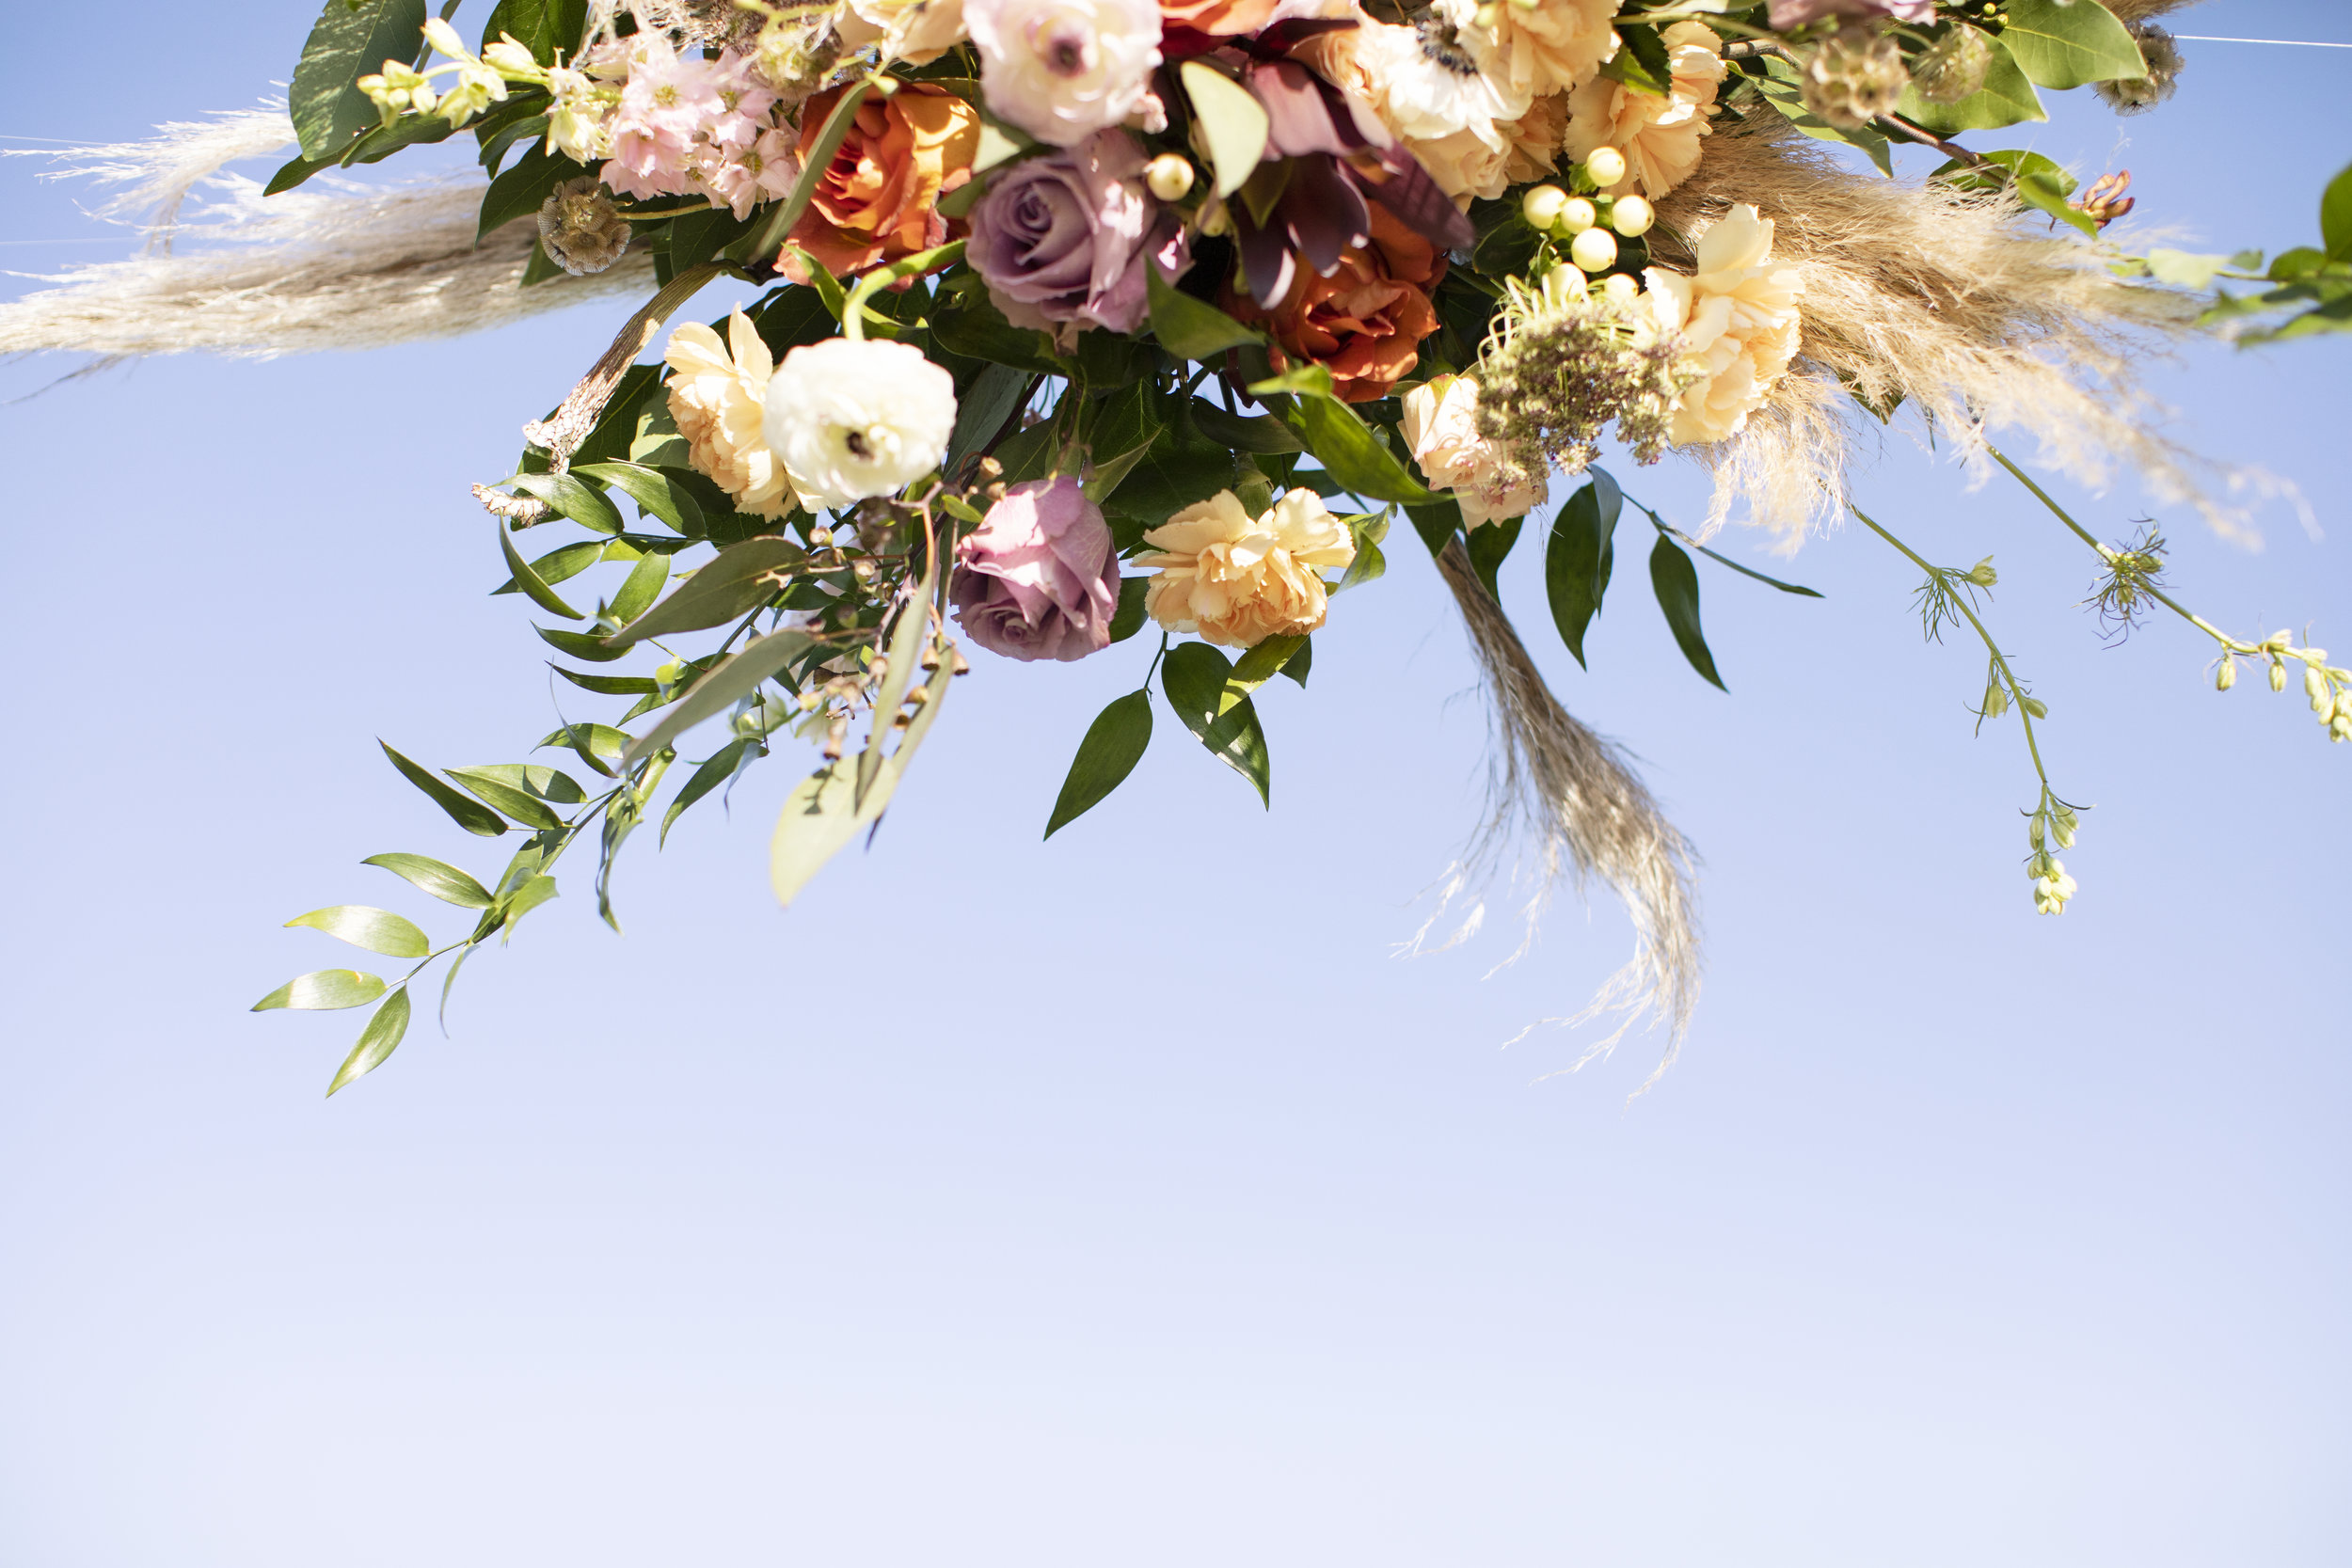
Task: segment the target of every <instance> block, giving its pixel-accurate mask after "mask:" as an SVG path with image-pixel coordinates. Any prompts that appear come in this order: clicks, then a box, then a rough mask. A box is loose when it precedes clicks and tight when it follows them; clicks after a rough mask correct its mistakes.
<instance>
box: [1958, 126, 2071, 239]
mask: <svg viewBox="0 0 2352 1568" xmlns="http://www.w3.org/2000/svg"><path fill="white" fill-rule="evenodd" d="M1982 157H1983V158H1984V161H1985V163H1988V164H1994V165H1997V166H2000V167H2001V168H2004V169H2006V170H2008V171H2009V173H2008V176H2007V178H2004V177H2003V176H2001V175H1998V174H1995V173H1994V172H1993V171H1992V170H1991V169H1988V168H1985V167H1983V166H1979V165H1976V164H1969V163H1963V162H1962V161H1961V160H1960V159H1958V158H1955V159H1953V160H1952V161H1951V162H1949V163H1947V164H1945V165H1944V166H1941V167H1939V168H1937V169H1935V170H1934V171H1932V172H1931V174H1930V175H1929V176H1928V178H1930V179H1931V180H1941V181H1943V182H1945V183H1946V184H1948V185H1952V186H1955V187H1957V188H1958V189H1961V190H1964V191H1997V190H2010V191H2014V192H2015V193H2016V195H2017V199H2018V200H2020V201H2022V202H2024V203H2025V204H2026V206H2028V207H2038V208H2040V209H2041V210H2042V212H2045V213H2047V214H2050V215H2051V216H2052V217H2054V218H2057V219H2058V221H2059V222H2060V223H2065V224H2071V225H2072V226H2073V227H2074V228H2076V229H2079V230H2082V231H2083V232H2084V233H2086V234H2089V235H2090V236H2091V237H2092V238H2094V239H2095V238H2097V237H2098V233H2099V224H2098V221H2097V220H2096V219H2095V218H2093V217H2091V216H2090V214H2088V213H2082V212H2077V211H2075V210H2074V208H2072V207H2070V206H2068V205H2067V204H2066V198H2068V197H2070V196H2072V195H2074V184H2075V181H2074V176H2073V175H2071V174H2069V173H2067V172H2066V170H2065V169H2063V168H2061V167H2060V166H2058V165H2057V164H2055V163H2053V162H2051V161H2050V160H2049V159H2048V158H2045V157H2043V156H2042V154H2041V153H2039V152H2027V151H2026V150H2024V149H2022V148H2004V149H2002V150H1999V151H1996V152H1987V153H1984V154H1982Z"/></svg>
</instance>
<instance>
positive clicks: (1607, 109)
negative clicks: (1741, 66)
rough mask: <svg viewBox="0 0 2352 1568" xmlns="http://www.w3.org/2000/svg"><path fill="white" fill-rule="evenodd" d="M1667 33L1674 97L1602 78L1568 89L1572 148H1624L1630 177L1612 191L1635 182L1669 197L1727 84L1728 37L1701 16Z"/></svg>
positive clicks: (1692, 161)
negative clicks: (1721, 34)
mask: <svg viewBox="0 0 2352 1568" xmlns="http://www.w3.org/2000/svg"><path fill="white" fill-rule="evenodd" d="M1662 37H1663V39H1664V41H1665V45H1666V57H1667V60H1668V63H1669V64H1671V65H1672V66H1673V68H1674V91H1673V92H1672V93H1671V94H1670V95H1669V96H1667V97H1664V98H1661V97H1659V96H1658V95H1657V94H1655V93H1648V92H1642V91H1640V90H1638V89H1637V88H1633V87H1627V86H1625V85H1624V84H1623V83H1621V82H1613V81H1610V80H1608V79H1607V78H1605V77H1603V78H1599V79H1597V80H1595V81H1591V82H1587V83H1585V84H1584V85H1583V86H1582V87H1578V88H1577V89H1576V90H1575V91H1574V92H1572V93H1570V94H1569V95H1568V134H1567V152H1568V155H1569V156H1570V157H1572V158H1578V159H1581V158H1583V157H1585V156H1587V155H1588V154H1589V153H1591V152H1592V151H1593V150H1594V149H1595V148H1599V147H1613V148H1615V149H1616V150H1618V151H1620V152H1622V153H1624V154H1625V165H1626V174H1625V178H1624V179H1623V180H1620V181H1618V182H1616V183H1615V184H1614V185H1612V186H1610V187H1609V188H1610V190H1611V191H1612V192H1617V191H1623V190H1625V189H1627V188H1628V186H1629V184H1630V185H1638V186H1640V187H1641V191H1642V194H1643V195H1645V196H1647V197H1650V198H1653V199H1655V198H1658V197H1661V196H1664V195H1665V194H1666V193H1667V192H1668V191H1670V190H1673V189H1674V188H1675V187H1676V186H1677V185H1679V184H1681V183H1682V182H1684V181H1685V180H1688V179H1689V178H1691V175H1692V171H1694V170H1695V169H1696V168H1697V167H1698V166H1699V138H1700V137H1701V136H1704V135H1710V134H1711V133H1712V127H1710V126H1709V125H1708V123H1707V113H1708V110H1709V109H1712V108H1713V107H1714V106H1715V94H1716V91H1717V89H1718V88H1720V87H1721V86H1722V85H1723V80H1724V71H1725V67H1724V40H1722V39H1721V38H1720V37H1718V36H1717V35H1716V32H1715V29H1713V28H1712V27H1709V26H1708V24H1706V23H1704V22H1677V23H1676V24H1674V25H1673V26H1671V27H1669V28H1667V29H1666V30H1665V33H1664V34H1663V35H1662Z"/></svg>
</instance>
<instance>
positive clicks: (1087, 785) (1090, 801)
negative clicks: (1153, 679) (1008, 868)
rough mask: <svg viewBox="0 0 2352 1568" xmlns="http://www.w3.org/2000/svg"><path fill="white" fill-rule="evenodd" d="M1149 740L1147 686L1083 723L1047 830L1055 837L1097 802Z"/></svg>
mask: <svg viewBox="0 0 2352 1568" xmlns="http://www.w3.org/2000/svg"><path fill="white" fill-rule="evenodd" d="M1151 744H1152V693H1150V692H1149V691H1130V692H1128V693H1127V694H1126V695H1125V696H1124V697H1121V698H1120V699H1119V700H1118V701H1116V702H1114V703H1112V704H1111V705H1110V706H1108V707H1106V708H1104V710H1103V711H1102V712H1101V713H1100V714H1098V715H1096V716H1095V720H1094V722H1093V723H1092V724H1090V725H1089V726H1088V727H1087V733H1086V738H1085V739H1083V740H1081V741H1079V742H1078V754H1077V755H1076V756H1075V757H1074V758H1073V759H1072V760H1071V764H1070V776H1069V777H1068V778H1066V779H1064V780H1063V781H1062V786H1061V794H1060V795H1059V796H1058V797H1057V798H1056V800H1055V801H1054V814H1053V816H1050V817H1048V818H1047V819H1046V822H1045V836H1046V837H1047V838H1051V837H1053V836H1054V834H1055V833H1057V832H1059V831H1060V830H1061V829H1062V828H1063V827H1064V826H1065V825H1067V824H1069V823H1070V822H1073V821H1074V820H1076V819H1077V818H1078V817H1081V816H1085V815H1086V814H1087V813H1088V812H1089V811H1091V810H1093V809H1094V808H1095V807H1096V806H1097V805H1099V804H1101V803H1102V801H1103V799H1104V797H1105V796H1107V795H1108V794H1110V792H1111V791H1112V790H1114V789H1117V788H1118V787H1119V786H1120V784H1124V783H1125V782H1126V780H1127V775H1128V774H1130V773H1132V772H1134V771H1135V770H1136V763H1138V762H1140V761H1142V760H1143V752H1144V748H1145V747H1147V746H1149V745H1151Z"/></svg>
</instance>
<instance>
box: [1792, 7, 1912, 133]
mask: <svg viewBox="0 0 2352 1568" xmlns="http://www.w3.org/2000/svg"><path fill="white" fill-rule="evenodd" d="M1910 85H1911V71H1910V70H1909V69H1908V68H1907V67H1905V66H1904V64H1903V51H1902V45H1901V44H1899V42H1897V41H1896V40H1895V37H1894V35H1893V34H1891V33H1884V32H1881V31H1880V30H1879V29H1878V28H1876V27H1873V26H1870V25H1868V24H1859V23H1858V24H1854V25H1853V26H1851V27H1840V28H1839V29H1838V30H1837V31H1836V32H1835V33H1832V34H1831V35H1830V36H1829V37H1828V38H1826V39H1823V40H1821V43H1820V47H1819V48H1817V49H1815V50H1814V51H1813V57H1812V58H1810V59H1808V60H1806V61H1805V62H1804V106H1805V107H1806V108H1808V109H1810V110H1812V111H1813V112H1814V113H1815V114H1817V115H1819V116H1820V117H1821V118H1822V119H1825V120H1828V121H1829V122H1830V123H1831V124H1832V125H1837V126H1842V127H1844V128H1845V129H1847V130H1849V131H1851V130H1856V129H1859V128H1860V127H1862V126H1865V125H1867V124H1869V123H1870V121H1872V120H1874V119H1877V118H1878V117H1879V116H1881V115H1883V114H1891V113H1892V112H1893V111H1894V108H1895V105H1896V103H1899V102H1900V100H1901V98H1902V96H1903V88H1904V87H1908V86H1910Z"/></svg>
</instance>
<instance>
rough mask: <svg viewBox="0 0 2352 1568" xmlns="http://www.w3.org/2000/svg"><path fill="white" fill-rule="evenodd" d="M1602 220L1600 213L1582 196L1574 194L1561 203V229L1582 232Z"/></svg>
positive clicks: (1574, 232) (1575, 232)
mask: <svg viewBox="0 0 2352 1568" xmlns="http://www.w3.org/2000/svg"><path fill="white" fill-rule="evenodd" d="M1599 221H1600V213H1599V212H1598V211H1597V209H1596V208H1595V207H1594V206H1593V204H1592V203H1591V202H1589V201H1587V200H1585V199H1584V198H1582V197H1581V196H1572V197H1570V198H1568V199H1567V200H1566V201H1565V202H1563V203H1561V205H1560V223H1559V227H1560V228H1561V229H1565V230H1567V231H1568V232H1569V233H1571V234H1581V233H1583V232H1584V230H1587V229H1590V228H1591V227H1592V226H1593V225H1595V224H1597V223H1598V222H1599Z"/></svg>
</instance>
